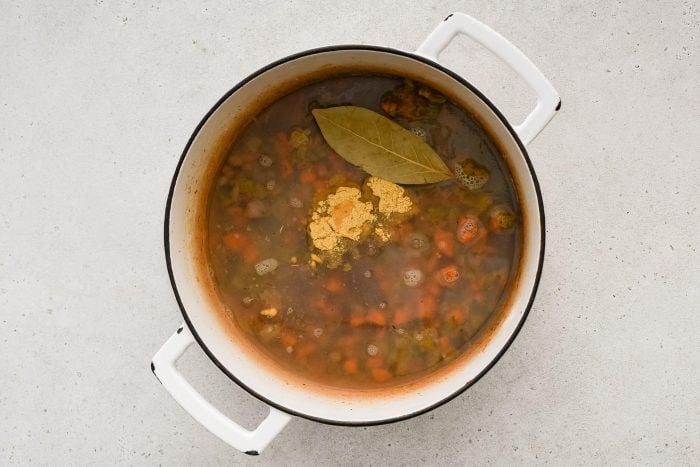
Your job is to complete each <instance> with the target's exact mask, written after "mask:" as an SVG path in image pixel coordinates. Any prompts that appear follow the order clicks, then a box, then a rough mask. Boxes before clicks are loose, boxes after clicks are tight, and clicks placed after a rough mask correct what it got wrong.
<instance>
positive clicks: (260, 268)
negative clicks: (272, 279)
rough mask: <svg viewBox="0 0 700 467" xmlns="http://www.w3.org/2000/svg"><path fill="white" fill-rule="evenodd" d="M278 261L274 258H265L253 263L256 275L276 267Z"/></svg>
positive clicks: (268, 271)
mask: <svg viewBox="0 0 700 467" xmlns="http://www.w3.org/2000/svg"><path fill="white" fill-rule="evenodd" d="M277 266H279V263H278V262H277V260H276V259H275V258H267V259H264V260H262V261H260V262H258V263H256V264H255V272H256V273H257V274H258V276H264V275H265V274H269V273H271V272H272V271H274V270H275V269H277Z"/></svg>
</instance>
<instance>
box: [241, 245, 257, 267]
mask: <svg viewBox="0 0 700 467" xmlns="http://www.w3.org/2000/svg"><path fill="white" fill-rule="evenodd" d="M259 259H260V251H258V248H257V247H256V246H255V245H253V244H250V245H248V246H247V247H246V248H245V249H244V250H243V260H244V261H245V262H246V263H248V264H253V263H255V262H256V261H258V260H259Z"/></svg>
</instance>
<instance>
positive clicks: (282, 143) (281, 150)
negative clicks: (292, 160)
mask: <svg viewBox="0 0 700 467" xmlns="http://www.w3.org/2000/svg"><path fill="white" fill-rule="evenodd" d="M291 150H292V147H291V145H290V144H289V138H288V137H287V134H286V133H284V132H282V131H280V132H279V133H277V134H275V152H276V153H277V157H278V158H281V159H287V158H289V156H290V154H291Z"/></svg>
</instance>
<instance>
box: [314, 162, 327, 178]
mask: <svg viewBox="0 0 700 467" xmlns="http://www.w3.org/2000/svg"><path fill="white" fill-rule="evenodd" d="M316 173H317V174H318V176H319V177H321V178H326V177H328V167H326V166H325V165H323V164H318V165H317V166H316Z"/></svg>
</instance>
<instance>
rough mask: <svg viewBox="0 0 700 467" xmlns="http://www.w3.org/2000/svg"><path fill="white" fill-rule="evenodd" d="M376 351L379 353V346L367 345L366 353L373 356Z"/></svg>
mask: <svg viewBox="0 0 700 467" xmlns="http://www.w3.org/2000/svg"><path fill="white" fill-rule="evenodd" d="M378 353H379V347H377V346H376V345H374V344H369V345H368V346H367V355H369V356H370V357H374V356H375V355H377V354H378Z"/></svg>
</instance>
